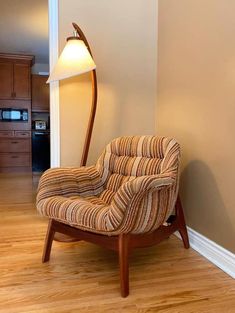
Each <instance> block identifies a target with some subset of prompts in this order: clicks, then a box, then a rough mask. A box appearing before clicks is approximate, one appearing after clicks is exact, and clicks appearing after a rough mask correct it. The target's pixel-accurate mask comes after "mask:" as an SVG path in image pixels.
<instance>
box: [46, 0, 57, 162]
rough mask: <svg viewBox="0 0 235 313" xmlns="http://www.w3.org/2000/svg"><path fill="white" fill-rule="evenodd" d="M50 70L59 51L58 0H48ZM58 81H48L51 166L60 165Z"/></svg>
mask: <svg viewBox="0 0 235 313" xmlns="http://www.w3.org/2000/svg"><path fill="white" fill-rule="evenodd" d="M48 10H49V55H50V70H51V69H53V67H54V65H55V63H56V61H57V59H58V53H59V0H48ZM59 104H60V102H59V82H54V83H50V129H51V167H58V166H60V107H59Z"/></svg>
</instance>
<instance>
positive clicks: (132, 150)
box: [37, 136, 180, 236]
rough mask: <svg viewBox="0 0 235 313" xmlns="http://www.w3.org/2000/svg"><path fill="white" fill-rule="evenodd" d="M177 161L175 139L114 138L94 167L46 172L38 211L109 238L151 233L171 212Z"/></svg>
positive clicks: (178, 150) (178, 157) (176, 178)
mask: <svg viewBox="0 0 235 313" xmlns="http://www.w3.org/2000/svg"><path fill="white" fill-rule="evenodd" d="M179 159H180V148H179V145H178V143H177V142H176V141H175V140H174V139H170V138H165V137H155V136H132V137H120V138H117V139H115V140H113V141H112V142H111V143H110V144H109V145H108V146H107V147H106V149H105V150H104V152H103V154H102V155H101V157H100V158H99V160H98V162H97V164H96V165H95V166H90V167H81V168H56V169H50V170H48V171H46V172H45V173H44V174H43V176H42V177H41V179H40V182H39V187H38V194H37V209H38V211H39V212H40V213H41V214H42V215H44V216H47V217H50V218H53V219H55V220H58V221H60V222H63V223H65V224H69V225H71V226H74V227H77V228H80V229H83V230H87V231H91V232H95V233H100V234H107V235H110V236H112V235H118V234H120V233H133V234H139V233H146V232H151V231H154V230H155V229H157V228H158V227H159V226H160V225H162V224H163V223H164V222H165V221H166V220H167V218H168V217H169V215H170V214H171V212H172V210H173V208H174V205H175V201H176V198H177V193H178V172H179Z"/></svg>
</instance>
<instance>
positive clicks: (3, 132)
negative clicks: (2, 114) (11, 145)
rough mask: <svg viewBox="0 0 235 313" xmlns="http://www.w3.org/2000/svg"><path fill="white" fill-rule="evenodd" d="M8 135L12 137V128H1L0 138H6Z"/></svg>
mask: <svg viewBox="0 0 235 313" xmlns="http://www.w3.org/2000/svg"><path fill="white" fill-rule="evenodd" d="M8 137H14V131H13V130H1V131H0V138H8Z"/></svg>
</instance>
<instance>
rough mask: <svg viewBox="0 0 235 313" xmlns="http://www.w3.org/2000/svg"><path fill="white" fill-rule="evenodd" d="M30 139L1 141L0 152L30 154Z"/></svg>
mask: <svg viewBox="0 0 235 313" xmlns="http://www.w3.org/2000/svg"><path fill="white" fill-rule="evenodd" d="M30 151H31V142H30V139H17V138H12V139H1V140H0V152H30Z"/></svg>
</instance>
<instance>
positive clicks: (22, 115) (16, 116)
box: [0, 108, 29, 123]
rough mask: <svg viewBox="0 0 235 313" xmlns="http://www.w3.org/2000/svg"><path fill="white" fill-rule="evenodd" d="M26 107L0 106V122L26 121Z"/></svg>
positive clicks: (27, 118) (27, 114)
mask: <svg viewBox="0 0 235 313" xmlns="http://www.w3.org/2000/svg"><path fill="white" fill-rule="evenodd" d="M28 121H29V112H28V109H17V108H0V122H23V123H28Z"/></svg>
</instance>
